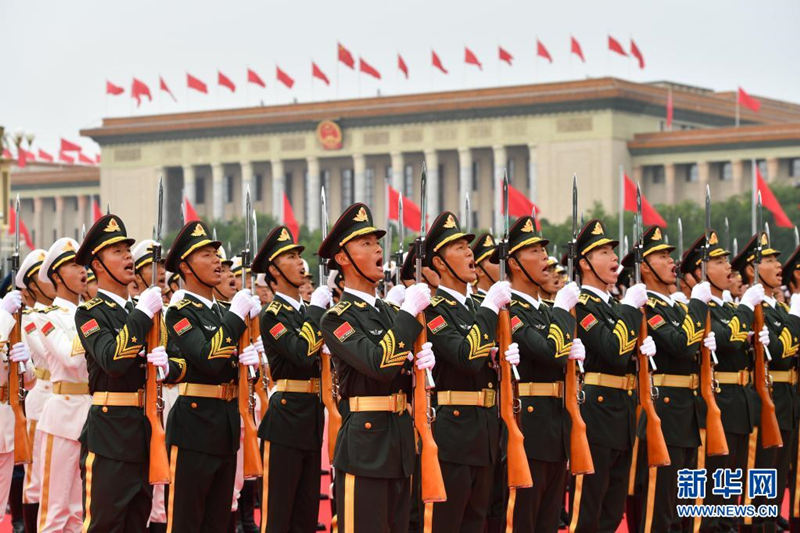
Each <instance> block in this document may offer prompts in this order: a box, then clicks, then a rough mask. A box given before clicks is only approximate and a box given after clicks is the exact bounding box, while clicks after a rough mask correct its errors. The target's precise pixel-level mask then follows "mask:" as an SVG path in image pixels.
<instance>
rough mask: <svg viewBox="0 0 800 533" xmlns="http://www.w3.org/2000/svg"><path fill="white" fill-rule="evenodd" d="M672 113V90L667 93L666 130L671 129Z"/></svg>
mask: <svg viewBox="0 0 800 533" xmlns="http://www.w3.org/2000/svg"><path fill="white" fill-rule="evenodd" d="M672 113H673V104H672V89H670V90H669V91H667V129H670V130H671V129H672Z"/></svg>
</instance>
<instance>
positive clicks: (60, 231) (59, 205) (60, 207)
mask: <svg viewBox="0 0 800 533" xmlns="http://www.w3.org/2000/svg"><path fill="white" fill-rule="evenodd" d="M54 200H55V203H56V216H55V224H54V227H55V230H56V239H60V238H61V237H64V197H63V196H56V197H55V198H54ZM43 242H47V240H46V239H45V240H44V241H43Z"/></svg>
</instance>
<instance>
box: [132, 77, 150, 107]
mask: <svg viewBox="0 0 800 533" xmlns="http://www.w3.org/2000/svg"><path fill="white" fill-rule="evenodd" d="M142 96H146V97H147V99H148V100H149V101H151V102H152V101H153V97H152V96H150V87H148V86H147V85H146V84H145V83H144V82H143V81H141V80H137V79H136V78H133V82H132V83H131V97H133V99H134V100H136V107H139V105H140V104H141V103H142Z"/></svg>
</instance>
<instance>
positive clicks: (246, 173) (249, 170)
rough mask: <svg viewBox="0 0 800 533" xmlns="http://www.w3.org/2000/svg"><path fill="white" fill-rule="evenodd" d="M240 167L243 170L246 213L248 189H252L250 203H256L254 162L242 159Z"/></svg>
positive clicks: (243, 201) (243, 203) (243, 193)
mask: <svg viewBox="0 0 800 533" xmlns="http://www.w3.org/2000/svg"><path fill="white" fill-rule="evenodd" d="M239 167H240V168H241V172H242V213H244V208H245V205H246V203H247V202H246V201H245V198H247V191H248V190H249V191H250V203H251V204H252V205H255V198H256V190H255V184H254V183H253V162H252V161H241V162H240V163H239Z"/></svg>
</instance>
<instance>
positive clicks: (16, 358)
mask: <svg viewBox="0 0 800 533" xmlns="http://www.w3.org/2000/svg"><path fill="white" fill-rule="evenodd" d="M30 358H31V352H30V350H29V349H28V345H27V344H25V343H24V342H18V343H16V344H15V345H14V346H12V347H11V350H10V351H9V352H8V360H9V361H11V362H12V363H26V362H28V361H29V360H30Z"/></svg>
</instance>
